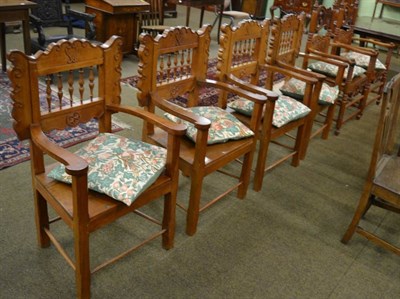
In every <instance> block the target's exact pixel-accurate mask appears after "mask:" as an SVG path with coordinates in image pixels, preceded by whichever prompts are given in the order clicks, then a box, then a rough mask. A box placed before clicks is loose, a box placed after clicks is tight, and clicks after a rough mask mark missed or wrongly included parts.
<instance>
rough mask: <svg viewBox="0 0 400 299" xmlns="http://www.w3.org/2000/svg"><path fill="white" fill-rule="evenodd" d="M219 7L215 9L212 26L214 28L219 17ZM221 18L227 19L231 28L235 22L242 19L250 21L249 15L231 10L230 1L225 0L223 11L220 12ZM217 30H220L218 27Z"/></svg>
mask: <svg viewBox="0 0 400 299" xmlns="http://www.w3.org/2000/svg"><path fill="white" fill-rule="evenodd" d="M219 9H220V8H219V7H215V14H216V17H215V20H214V22H213V24H212V26H213V27H214V26H215V24H216V23H217V21H218V20H219V17H220V13H221V12H220V11H219ZM222 17H223V18H227V19H229V20H230V23H229V25H230V26H233V24H234V22H235V20H243V19H250V17H251V16H250V14H249V13H247V12H244V11H239V10H233V9H232V2H231V0H225V1H224V11H223V12H222ZM217 30H220V28H219V27H218V28H217Z"/></svg>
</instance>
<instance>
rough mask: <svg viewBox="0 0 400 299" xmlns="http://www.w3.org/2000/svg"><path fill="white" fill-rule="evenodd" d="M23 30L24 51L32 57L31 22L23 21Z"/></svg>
mask: <svg viewBox="0 0 400 299" xmlns="http://www.w3.org/2000/svg"><path fill="white" fill-rule="evenodd" d="M22 30H23V34H24V50H25V54H26V55H31V54H32V53H31V34H30V31H29V21H28V19H24V20H23V21H22Z"/></svg>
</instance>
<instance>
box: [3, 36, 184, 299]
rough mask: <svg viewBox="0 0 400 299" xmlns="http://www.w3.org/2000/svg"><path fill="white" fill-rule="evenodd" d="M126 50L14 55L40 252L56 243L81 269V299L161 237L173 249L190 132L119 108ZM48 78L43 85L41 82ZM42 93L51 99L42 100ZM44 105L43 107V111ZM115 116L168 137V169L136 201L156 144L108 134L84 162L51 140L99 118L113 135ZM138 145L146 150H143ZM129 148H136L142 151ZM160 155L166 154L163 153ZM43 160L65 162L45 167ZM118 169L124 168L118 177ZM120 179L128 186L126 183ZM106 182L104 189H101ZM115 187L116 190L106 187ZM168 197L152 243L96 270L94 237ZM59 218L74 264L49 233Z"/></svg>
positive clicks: (17, 125)
mask: <svg viewBox="0 0 400 299" xmlns="http://www.w3.org/2000/svg"><path fill="white" fill-rule="evenodd" d="M121 47H122V40H121V39H120V38H118V37H116V36H115V37H112V38H111V39H110V40H109V41H108V42H107V43H105V44H104V45H101V46H100V45H93V44H91V43H89V42H88V41H85V40H77V39H71V40H69V41H66V40H64V41H59V42H58V43H57V44H52V45H51V46H50V47H49V48H48V50H46V51H44V52H38V53H37V54H36V55H35V56H26V55H25V54H23V53H22V52H20V51H12V52H11V53H10V54H9V56H8V59H9V60H10V61H11V63H12V67H11V68H10V69H9V71H8V75H9V78H10V80H11V82H12V87H13V91H12V99H13V102H14V106H13V113H12V115H13V117H14V129H15V131H16V133H17V134H18V137H19V139H20V140H29V142H30V149H31V167H32V184H33V194H34V205H35V219H36V225H37V237H38V243H39V245H40V246H41V247H48V246H49V245H50V241H51V242H52V243H53V244H54V246H55V247H56V248H57V250H58V251H59V252H60V253H61V255H62V256H63V257H64V258H65V259H66V261H67V262H68V264H69V265H70V266H71V267H72V268H73V269H74V270H75V277H76V287H77V294H78V298H89V297H90V281H91V274H92V273H94V272H96V271H98V270H100V269H101V268H103V267H104V266H107V265H109V264H110V263H111V262H114V261H116V260H117V259H119V258H121V257H123V256H125V255H126V254H127V253H129V252H131V251H133V250H135V249H137V248H139V247H140V246H141V245H142V244H144V243H145V242H148V241H150V240H152V239H154V238H155V237H156V236H161V235H162V239H163V241H162V243H163V247H164V248H166V249H169V248H171V247H173V240H174V225H175V201H176V193H177V186H178V164H177V161H178V157H177V156H178V153H179V136H180V135H182V134H184V132H185V127H184V126H183V125H177V124H173V123H171V122H169V121H167V120H165V119H163V118H161V117H157V116H156V115H154V114H151V113H148V112H146V111H143V110H142V109H138V108H132V107H128V106H122V105H120V102H121V97H120V92H121V88H120V77H121V68H120V64H121V60H122V53H121ZM95 73H96V74H97V75H95ZM50 77H53V79H52V78H50ZM42 79H43V81H39V80H42ZM74 80H75V81H74ZM40 82H46V83H45V84H43V83H40ZM51 82H54V85H52V84H51ZM65 85H66V86H65ZM43 93H44V94H45V96H43V95H40V94H43ZM40 101H41V102H42V104H40ZM41 106H42V108H43V107H44V108H43V109H41ZM116 112H124V113H128V114H130V115H131V117H139V118H143V119H145V120H146V121H147V122H149V123H156V124H157V125H158V126H160V128H162V129H165V130H166V131H167V132H168V145H167V153H166V163H165V171H163V172H162V173H161V175H160V176H159V177H158V178H155V177H154V183H151V182H150V181H149V182H148V183H149V186H148V187H147V188H146V187H145V186H143V187H144V189H143V190H142V193H140V194H139V195H137V194H136V195H137V196H136V198H132V197H131V196H130V194H133V193H134V191H135V192H136V191H138V192H140V191H139V188H137V187H139V184H141V183H142V181H141V180H140V179H135V177H137V176H138V173H139V174H142V173H144V172H146V173H147V170H148V167H147V168H144V169H141V168H139V169H138V168H137V166H135V161H138V160H140V159H138V158H137V157H141V158H142V159H143V160H146V159H155V158H157V156H149V155H148V154H146V150H149V151H150V147H153V146H151V145H147V146H146V145H143V144H142V143H141V141H134V140H133V139H130V138H125V137H122V136H120V137H117V136H118V135H116V134H102V135H101V136H99V137H98V138H96V139H95V140H94V141H93V142H95V141H96V142H95V143H93V142H91V143H89V145H91V146H89V145H88V146H87V147H86V154H85V155H84V158H82V157H83V156H82V157H80V156H78V155H77V154H75V153H72V152H70V151H68V150H66V149H64V148H62V147H60V146H58V145H56V144H55V143H53V142H52V141H50V139H48V137H47V136H46V135H45V133H46V132H48V131H50V130H54V129H58V130H61V129H64V128H66V127H67V126H72V127H73V126H77V125H79V124H80V123H86V122H88V121H89V120H91V119H92V118H96V119H98V123H99V130H100V132H103V133H105V132H111V116H112V114H114V113H116ZM108 139H110V140H111V141H112V140H117V141H118V140H119V142H118V143H115V142H109V145H113V146H114V148H113V152H111V151H110V150H106V146H105V145H106V144H107V143H106V142H105V140H108ZM139 142H140V144H142V145H140V146H139ZM116 145H117V146H116ZM128 145H129V147H128ZM131 145H137V147H138V149H139V151H136V149H135V148H132V147H131ZM115 147H116V148H115ZM111 148H112V147H111ZM141 148H142V151H140V149H141ZM97 149H99V151H100V149H102V152H101V153H98V154H96V151H97ZM82 150H83V149H81V151H82ZM158 150H162V151H163V152H164V151H165V150H164V149H162V148H159V149H158ZM81 153H82V152H81ZM45 154H47V156H49V157H51V158H52V159H54V160H56V161H58V162H59V163H56V164H52V165H45V163H44V156H45ZM160 158H161V157H160ZM62 165H65V167H63V166H62ZM142 166H144V165H142ZM151 166H155V165H151ZM118 167H121V170H120V172H119V174H118V175H117V172H118V170H119V168H118ZM52 169H53V171H56V170H57V169H58V170H60V171H61V174H62V176H67V174H68V175H70V176H68V178H69V180H72V184H67V183H63V182H61V181H58V180H57V181H56V180H55V179H52V178H50V177H49V176H48V175H49V174H50V173H51V170H52ZM63 169H65V171H64V170H63ZM160 170H161V171H162V168H161V169H160ZM55 174H57V172H56V173H55ZM122 178H126V179H127V180H125V181H123V179H122ZM103 180H104V184H103V185H101V182H103ZM99 184H100V186H98V185H99ZM101 186H102V187H101ZM88 187H89V188H90V189H92V188H94V187H97V188H99V189H100V190H103V189H104V191H103V192H105V193H107V194H110V192H111V193H112V194H115V196H114V195H113V197H114V198H118V199H119V200H115V199H113V198H111V197H110V196H108V195H106V194H103V193H99V192H96V191H92V190H88ZM111 187H115V188H113V190H110V189H107V188H111ZM125 187H126V188H127V189H125ZM124 190H126V192H125V193H124ZM118 193H119V194H120V196H118ZM162 196H164V211H163V220H162V225H161V226H162V228H160V230H157V232H156V233H155V232H154V229H152V232H151V234H152V235H151V237H149V238H148V239H147V240H145V241H144V242H142V243H141V244H139V245H138V246H135V247H133V248H131V249H129V250H128V251H126V252H124V253H122V254H121V255H119V256H117V257H115V258H112V259H110V260H108V261H106V262H104V263H103V264H101V265H99V266H97V267H96V268H92V267H90V260H89V234H91V233H92V232H94V231H95V230H97V229H99V228H101V227H103V226H104V225H107V224H110V223H112V222H113V221H115V220H117V219H118V218H120V217H122V216H124V215H126V214H130V215H132V213H131V212H135V213H139V214H140V213H141V212H140V211H139V210H138V208H140V207H142V206H144V205H146V204H148V203H149V202H151V201H154V200H156V199H157V198H160V197H162ZM121 200H123V201H124V202H122V201H121ZM128 200H129V201H128ZM129 204H130V205H129ZM48 205H50V206H51V207H52V208H53V210H54V211H52V214H54V213H55V214H56V215H57V216H59V217H57V218H56V219H53V220H49V213H48ZM161 210H162V209H161ZM53 212H54V213H53ZM57 220H62V221H64V222H65V224H66V225H67V226H68V227H69V228H70V229H71V230H72V232H73V238H74V256H75V260H73V259H71V257H70V256H69V255H68V253H67V252H66V250H64V248H63V247H62V245H61V244H60V243H59V242H58V241H57V239H56V235H55V233H54V232H52V231H51V230H50V227H52V226H51V224H52V223H53V222H54V221H57ZM153 225H154V223H153V224H152V226H153Z"/></svg>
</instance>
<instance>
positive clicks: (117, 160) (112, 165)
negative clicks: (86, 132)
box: [48, 133, 167, 206]
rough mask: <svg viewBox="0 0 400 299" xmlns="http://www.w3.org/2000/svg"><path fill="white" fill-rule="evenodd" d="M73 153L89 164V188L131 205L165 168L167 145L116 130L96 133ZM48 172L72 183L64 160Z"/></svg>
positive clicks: (60, 179)
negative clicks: (160, 144)
mask: <svg viewBox="0 0 400 299" xmlns="http://www.w3.org/2000/svg"><path fill="white" fill-rule="evenodd" d="M76 154H77V155H78V156H80V157H82V158H83V159H84V160H86V161H87V163H88V164H89V171H88V188H89V189H91V190H94V191H97V192H100V193H104V194H107V195H108V196H110V197H112V198H114V199H116V200H119V201H122V202H123V203H125V204H126V205H128V206H129V205H131V204H132V203H133V202H134V201H135V199H136V198H137V197H138V196H139V195H140V194H141V193H142V191H143V190H145V189H146V188H147V187H148V186H150V185H151V184H152V183H154V182H155V181H156V179H157V178H158V177H159V175H160V174H161V173H162V172H163V171H164V169H165V163H166V155H167V152H166V149H164V148H162V147H158V146H155V145H151V144H147V143H144V142H141V141H135V140H130V139H128V138H125V137H122V136H118V135H115V134H108V133H105V134H99V136H98V137H96V138H95V139H94V140H92V141H91V142H89V143H88V144H87V145H86V146H85V147H83V148H81V149H79V150H78V151H77V152H76ZM48 176H49V177H50V178H53V179H55V180H59V181H62V182H65V183H71V181H72V180H71V176H70V175H69V174H67V173H66V172H65V167H64V165H63V164H60V165H59V166H57V167H55V168H54V169H53V170H52V171H51V172H50V173H49V174H48Z"/></svg>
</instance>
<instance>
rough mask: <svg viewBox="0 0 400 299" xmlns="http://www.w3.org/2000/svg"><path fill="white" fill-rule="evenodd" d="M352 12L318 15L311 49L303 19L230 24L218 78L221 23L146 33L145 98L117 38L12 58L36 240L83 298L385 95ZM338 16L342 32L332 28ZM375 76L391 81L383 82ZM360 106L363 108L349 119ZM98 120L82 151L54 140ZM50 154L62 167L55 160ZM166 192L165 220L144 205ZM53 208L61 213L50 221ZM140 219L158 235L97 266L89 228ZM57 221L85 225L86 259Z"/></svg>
mask: <svg viewBox="0 0 400 299" xmlns="http://www.w3.org/2000/svg"><path fill="white" fill-rule="evenodd" d="M340 9H343V8H340ZM340 9H339V10H338V11H334V12H333V9H326V8H324V7H321V8H320V9H319V10H316V11H315V15H314V16H313V17H312V18H311V22H310V29H309V33H308V38H307V44H306V46H305V51H304V53H301V52H300V50H301V49H302V48H304V47H303V46H302V38H303V35H304V27H305V26H304V16H303V15H287V16H285V17H283V18H282V19H272V20H271V19H265V20H263V21H255V20H245V21H242V22H240V23H239V24H238V25H237V26H236V27H231V26H228V25H224V26H222V28H221V32H220V45H219V47H220V48H219V51H218V63H217V74H216V77H215V78H212V79H210V78H208V77H207V70H208V63H209V48H210V42H211V37H210V32H211V29H212V28H211V26H210V25H205V26H203V27H202V28H200V29H199V30H197V31H194V30H192V29H190V28H188V27H180V26H177V27H171V28H169V29H166V30H165V31H164V32H163V33H162V34H158V35H157V36H156V37H153V36H152V35H150V34H142V35H141V36H140V47H139V49H138V56H139V66H138V74H139V81H138V84H137V89H138V93H137V100H138V105H124V104H122V101H121V100H122V99H121V85H120V81H121V62H122V59H123V55H122V51H121V47H122V40H121V38H120V37H118V36H113V37H111V38H110V39H109V40H108V41H107V42H106V43H104V44H101V45H99V44H98V43H91V42H89V41H87V40H83V39H70V40H61V41H58V42H57V43H52V44H50V45H49V47H48V48H47V49H46V50H44V51H38V52H37V53H36V54H35V55H32V56H27V55H25V54H24V53H23V52H21V51H12V52H10V53H9V55H8V59H9V60H10V62H11V67H10V68H9V70H8V76H9V78H10V80H11V82H12V94H11V97H12V100H13V103H14V106H13V112H12V116H13V118H14V129H15V131H16V133H17V135H18V137H19V139H20V140H29V142H30V150H31V168H32V182H33V184H32V185H33V195H34V203H35V205H34V206H35V221H36V226H37V238H38V243H39V245H40V246H41V247H48V246H50V244H51V243H52V244H54V246H55V247H56V248H57V250H58V251H59V252H60V253H61V255H62V256H63V257H64V258H65V259H66V260H67V262H68V264H69V265H70V266H71V267H72V268H73V269H74V271H75V277H76V288H77V296H78V297H79V298H89V297H90V284H91V274H92V273H94V272H96V271H98V270H100V269H101V268H103V267H105V266H107V265H109V264H110V263H112V262H114V261H116V260H117V259H119V258H122V257H124V256H125V255H126V254H128V253H130V252H131V251H134V250H136V249H138V248H140V247H141V246H142V245H143V244H144V243H147V242H149V241H151V240H153V239H155V238H156V237H158V236H161V238H162V246H163V247H164V248H165V249H170V248H172V247H173V245H174V233H175V213H176V207H177V206H178V207H179V208H182V209H183V210H184V211H185V212H186V215H187V216H186V233H187V234H188V235H190V236H192V235H194V234H195V233H196V231H197V229H198V223H199V217H200V214H201V212H203V211H204V210H205V209H207V208H209V207H211V206H212V205H213V204H214V203H216V202H217V201H218V200H220V199H221V198H223V197H225V196H226V195H227V194H230V193H231V192H233V191H236V192H237V197H238V198H240V199H243V198H245V197H246V193H247V192H248V189H249V186H252V188H253V189H254V191H260V190H261V189H262V188H268V185H267V181H268V176H266V175H265V174H266V173H267V171H268V170H270V169H271V168H273V167H276V166H278V165H279V164H281V163H282V162H284V161H287V160H288V159H291V164H292V165H293V166H298V165H299V164H300V162H301V160H303V159H305V158H306V156H307V148H308V146H309V145H310V141H311V140H312V138H313V137H314V136H317V135H319V134H321V136H322V138H324V139H327V138H328V136H329V135H330V131H331V128H332V125H333V124H335V125H336V126H335V132H336V134H339V133H340V130H341V129H342V125H343V124H344V123H345V122H346V121H347V120H348V119H351V118H359V117H361V115H362V112H363V110H364V109H365V107H366V106H367V99H368V98H369V93H370V92H371V90H372V91H376V92H377V94H378V96H377V98H376V99H375V101H379V100H380V99H381V96H382V94H383V87H382V86H383V80H385V78H386V72H387V69H388V66H389V65H388V63H390V59H389V60H386V64H385V63H383V67H382V66H381V70H380V71H379V72H378V68H377V67H376V66H377V64H378V60H377V55H378V52H377V51H376V50H374V49H372V50H371V49H366V48H361V47H355V46H353V45H351V44H350V43H346V42H344V41H343V40H342V39H340V38H339V37H338V36H339V32H340V30H343V31H344V32H345V33H346V34H347V32H348V31H351V27H350V28H349V29H347V30H344V29H342V26H341V25H340V24H341V23H340V22H341V20H342V21H343V19H340V18H341V17H340V13H344V12H343V10H340ZM333 13H335V15H334V18H333V17H332V15H333ZM336 13H337V15H336ZM327 15H329V18H326V20H328V19H329V20H333V19H334V23H335V26H336V27H335V26H333V25H332V24H333V23H332V24H330V25H329V26H330V27H328V25H327V24H324V25H323V26H321V24H322V22H325V21H321V20H325V19H324V17H325V16H327ZM312 26H314V27H312ZM322 29H324V31H325V32H324V34H323V35H322V34H321V32H320V31H321V30H322ZM380 45H381V46H384V45H383V44H380ZM387 46H388V49H389V51H390V49H391V45H387ZM340 50H342V52H341V51H340ZM357 51H360V53H362V54H364V55H366V56H368V57H367V58H368V59H369V60H368V59H367V58H365V59H364V62H365V61H366V60H368V62H367V63H366V65H359V63H358V62H357V57H360V55H357V54H356V55H354V53H358V52H357ZM354 56H355V58H356V59H355V58H354ZM299 59H301V60H302V62H301V63H299ZM371 63H373V64H374V65H372V64H371ZM331 66H333V67H331ZM335 71H336V72H335ZM378 78H380V79H379V80H378ZM377 82H379V83H382V85H379V86H378V87H372V86H373V84H375V83H377ZM207 90H216V97H215V102H214V103H212V105H210V104H209V103H204V102H202V98H203V97H202V96H201V95H202V94H203V93H204V92H207ZM138 106H139V107H138ZM335 108H339V113H336V111H335ZM349 110H355V111H356V112H355V113H353V112H352V114H350V116H349V118H347V119H345V115H346V113H347V112H348V111H349ZM121 113H124V114H128V115H129V117H131V118H137V119H140V121H141V123H142V134H141V135H142V136H141V140H135V139H134V138H132V136H125V135H129V132H128V133H125V134H117V133H115V132H113V130H112V116H113V115H114V114H121ZM93 118H95V119H97V121H98V127H99V132H100V134H99V135H98V136H97V137H96V138H95V139H93V140H91V141H90V142H88V143H86V145H85V146H83V147H82V148H80V149H79V150H78V151H77V152H74V153H73V152H70V151H68V150H67V149H64V148H62V147H60V146H58V145H56V144H54V143H53V142H51V141H50V140H49V138H48V136H47V135H46V132H48V131H50V130H54V129H57V130H63V129H65V128H67V127H74V126H77V125H79V124H82V123H85V122H88V121H89V120H91V119H93ZM272 143H274V144H277V145H278V146H281V147H282V151H281V152H282V156H281V157H279V158H278V159H277V160H276V161H270V160H269V159H268V153H269V147H270V145H271V144H272ZM45 155H47V156H49V157H51V158H52V159H53V160H55V161H54V162H55V163H53V164H47V163H45V160H46V161H47V159H45V158H44V157H45ZM217 172H218V173H221V174H222V175H226V177H227V179H226V181H225V179H224V185H225V183H226V185H229V184H231V185H229V186H227V188H226V190H225V191H223V192H222V193H221V194H219V195H217V196H215V197H214V198H213V199H211V198H204V192H203V191H204V190H203V181H204V180H205V178H206V177H208V176H210V177H212V176H214V175H215V174H216V173H217ZM236 172H237V173H236ZM182 177H187V178H189V179H190V191H189V195H188V199H187V201H186V203H187V204H185V203H181V202H177V194H178V190H179V180H180V178H182ZM263 183H265V184H264V186H263ZM160 200H161V201H163V204H162V206H161V207H160V210H161V211H160V213H161V220H157V219H155V218H153V217H151V216H149V215H146V214H145V213H144V212H143V211H142V210H141V209H140V208H142V207H144V206H146V205H148V204H149V203H151V202H154V201H160ZM48 206H51V207H52V209H53V210H54V211H55V213H56V214H57V215H58V216H57V217H56V218H55V219H50V218H49V212H48ZM132 213H135V214H138V215H140V216H143V217H144V218H146V220H149V221H150V222H152V223H156V224H158V225H159V227H160V229H159V230H157V231H156V232H152V233H151V235H150V236H149V237H148V238H147V239H145V240H144V241H143V242H142V243H140V244H138V245H135V246H134V247H132V248H131V249H129V250H127V251H126V252H124V253H121V254H120V255H118V256H117V257H115V258H112V259H110V260H108V261H105V262H104V263H102V264H100V265H98V266H96V267H92V266H91V265H90V262H89V260H90V258H89V256H90V255H89V235H90V234H91V233H92V232H94V231H96V230H97V229H99V228H101V227H103V226H105V225H107V224H110V223H112V222H114V221H115V220H117V219H119V218H120V217H122V216H125V215H127V214H132ZM56 221H63V222H64V223H65V224H66V225H67V226H68V227H69V228H70V229H71V230H72V232H73V244H74V253H73V255H74V258H72V257H71V256H70V254H69V253H68V252H67V251H66V250H65V249H63V247H62V245H61V244H60V242H59V241H57V238H56V236H55V234H54V233H53V232H52V230H51V229H50V227H51V225H52V224H53V223H54V222H56Z"/></svg>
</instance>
